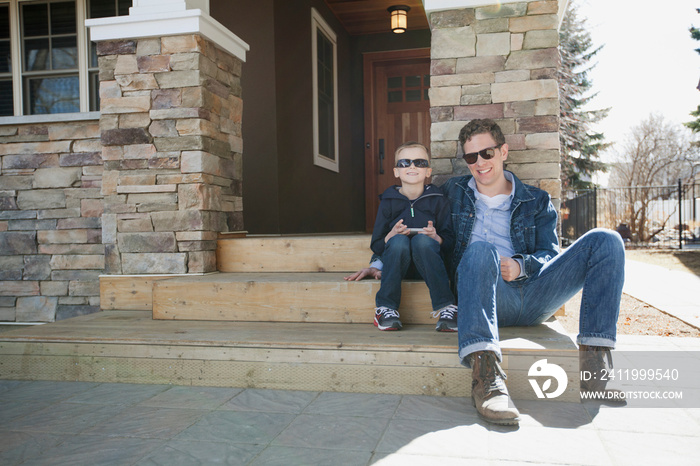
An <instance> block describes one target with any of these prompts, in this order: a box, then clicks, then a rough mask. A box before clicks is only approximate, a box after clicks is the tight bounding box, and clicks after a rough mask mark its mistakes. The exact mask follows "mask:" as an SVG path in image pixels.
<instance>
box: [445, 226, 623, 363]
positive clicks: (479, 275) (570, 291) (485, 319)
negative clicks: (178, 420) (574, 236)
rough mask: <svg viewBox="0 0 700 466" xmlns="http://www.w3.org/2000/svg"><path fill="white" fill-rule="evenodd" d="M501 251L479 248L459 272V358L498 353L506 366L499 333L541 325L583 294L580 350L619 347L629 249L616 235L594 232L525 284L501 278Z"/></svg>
mask: <svg viewBox="0 0 700 466" xmlns="http://www.w3.org/2000/svg"><path fill="white" fill-rule="evenodd" d="M500 262H501V260H500V256H499V254H498V251H497V250H496V248H495V247H494V246H493V245H491V244H489V243H485V242H475V243H472V244H471V245H469V247H468V248H467V250H466V251H465V252H464V255H463V256H462V259H461V261H460V263H459V266H458V268H457V295H458V301H459V304H458V308H459V312H458V315H457V323H458V327H459V332H458V338H459V357H460V359H461V360H462V363H463V364H465V365H467V361H466V359H465V357H466V356H467V355H468V354H471V353H473V352H475V351H484V350H486V351H493V352H494V353H496V355H497V356H498V359H499V360H501V348H500V345H499V340H498V327H511V326H529V325H537V324H540V323H542V322H544V321H545V320H547V319H548V318H549V317H551V316H552V314H554V313H555V312H556V311H557V309H559V308H560V307H561V306H562V305H563V304H564V303H566V302H567V301H568V300H569V299H571V297H572V296H574V295H575V294H576V293H578V291H579V290H581V288H583V297H582V299H581V311H580V321H579V333H578V337H577V342H578V344H583V345H591V346H606V347H611V348H612V347H614V346H615V336H616V324H617V317H618V314H619V312H620V299H621V298H622V286H623V284H624V280H625V248H624V245H623V243H622V238H620V235H618V234H617V233H615V232H614V231H611V230H603V229H596V230H591V231H589V232H588V233H586V234H585V235H583V236H582V237H581V238H579V239H578V240H577V241H576V242H575V243H574V244H572V245H571V246H569V247H568V248H567V249H566V250H565V251H564V252H562V253H560V254H559V255H557V256H556V257H555V258H554V259H552V260H551V261H549V262H548V263H546V264H545V265H544V266H543V267H542V268H541V269H540V271H539V272H538V273H537V274H535V275H533V276H531V277H528V278H526V279H524V280H518V281H512V282H506V281H504V280H503V278H501V269H500Z"/></svg>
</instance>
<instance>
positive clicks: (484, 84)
mask: <svg viewBox="0 0 700 466" xmlns="http://www.w3.org/2000/svg"><path fill="white" fill-rule="evenodd" d="M557 10H558V2H557V1H556V0H550V1H522V2H519V3H507V4H501V5H496V6H485V7H477V8H466V9H461V10H450V11H438V12H432V13H430V14H429V16H430V17H429V20H430V27H431V30H432V44H431V59H432V60H431V75H432V76H431V81H430V85H431V89H430V106H431V109H430V113H431V119H432V125H431V151H432V155H433V157H434V158H435V161H434V162H433V167H434V169H433V173H435V174H436V175H451V174H463V173H468V168H467V166H466V162H464V160H463V159H462V158H461V155H462V151H461V149H460V148H458V147H457V146H458V144H457V136H458V135H459V131H460V129H461V128H462V127H463V126H464V124H465V123H466V122H467V121H469V120H471V119H474V118H492V119H494V120H496V121H497V122H498V123H499V125H500V126H501V128H502V130H503V133H504V134H505V137H506V142H507V143H508V147H509V149H510V153H509V154H510V155H509V157H508V161H507V165H508V169H509V170H511V171H513V172H514V173H515V174H516V175H517V176H518V177H519V178H520V179H521V180H523V181H524V182H526V183H528V184H532V185H535V186H538V187H540V188H542V189H544V190H546V191H548V192H549V193H550V194H551V196H552V198H553V199H555V201H554V202H555V204H556V205H558V199H559V198H560V196H561V183H560V181H559V174H560V166H559V160H560V155H559V92H558V84H557V68H558V66H559V52H558V48H557V47H558V45H559V32H558V27H559V19H558V16H557ZM455 155H457V157H456V158H455Z"/></svg>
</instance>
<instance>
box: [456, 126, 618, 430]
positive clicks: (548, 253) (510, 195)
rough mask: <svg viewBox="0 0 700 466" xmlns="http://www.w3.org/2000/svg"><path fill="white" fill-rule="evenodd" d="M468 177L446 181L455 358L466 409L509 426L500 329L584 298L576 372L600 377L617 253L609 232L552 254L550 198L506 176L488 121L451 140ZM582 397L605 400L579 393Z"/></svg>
mask: <svg viewBox="0 0 700 466" xmlns="http://www.w3.org/2000/svg"><path fill="white" fill-rule="evenodd" d="M459 144H460V146H461V147H462V148H463V149H464V159H465V160H466V162H467V166H468V168H469V171H470V172H471V176H463V177H455V178H452V179H450V180H448V181H447V182H446V183H445V185H444V186H443V189H444V190H445V193H446V194H447V196H448V198H449V199H450V202H451V207H452V217H453V229H454V232H455V235H456V241H455V249H454V251H453V254H452V257H451V260H450V270H451V272H452V277H453V280H454V284H455V288H456V290H457V300H458V309H459V310H458V317H457V319H458V328H459V330H458V341H459V357H460V359H461V361H462V364H464V365H465V366H467V367H471V368H472V399H473V402H474V404H475V406H476V408H477V411H478V412H479V415H480V416H481V417H482V418H483V419H485V420H487V421H489V422H492V423H495V424H505V425H508V424H517V423H518V421H519V412H518V410H517V408H515V406H513V404H512V401H511V400H510V397H509V395H508V390H507V388H506V385H505V374H504V373H503V371H502V370H501V368H500V366H499V362H500V361H501V359H502V357H501V349H500V345H499V339H498V327H499V326H500V327H505V326H525V325H537V324H539V323H542V322H544V321H545V320H547V319H548V318H549V317H550V316H551V315H552V314H554V312H556V310H557V309H559V308H560V307H561V306H562V305H563V304H564V303H565V302H566V301H568V300H569V299H570V298H571V297H572V296H573V295H575V294H576V293H577V292H578V291H579V290H581V289H582V288H583V298H582V300H581V313H580V325H579V334H578V337H577V342H578V344H579V351H580V365H581V368H582V369H585V370H591V371H600V370H601V369H603V368H605V362H604V358H603V356H604V355H606V356H607V357H608V361H610V348H613V347H614V345H615V337H616V323H617V317H618V314H619V309H620V299H621V296H622V286H623V282H624V261H625V254H624V246H623V243H622V240H621V238H620V236H619V235H618V234H617V233H615V232H613V231H610V230H602V229H600V230H598V229H597V230H593V231H590V232H588V233H587V234H586V235H584V236H582V237H581V238H580V239H579V240H578V241H576V242H575V243H574V244H572V245H571V246H570V247H569V248H568V249H566V251H564V252H563V253H561V254H560V253H559V246H558V244H559V241H558V238H557V214H556V211H555V209H554V207H553V205H552V203H551V201H550V198H549V195H548V194H547V193H546V192H545V191H542V190H541V189H538V188H535V187H532V186H528V185H525V184H523V183H522V182H521V181H520V180H519V179H518V178H517V177H516V176H515V175H513V174H512V173H511V172H508V171H506V170H504V163H505V161H506V160H507V158H508V145H507V144H506V143H505V138H504V136H503V133H502V132H501V129H500V128H499V126H498V125H497V124H496V123H495V122H494V121H492V120H473V121H471V122H469V123H468V124H467V125H466V126H464V128H462V130H461V131H460V134H459ZM582 389H584V390H603V389H605V386H604V384H603V385H599V386H595V387H593V386H582Z"/></svg>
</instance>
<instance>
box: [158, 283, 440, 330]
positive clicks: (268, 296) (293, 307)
mask: <svg viewBox="0 0 700 466" xmlns="http://www.w3.org/2000/svg"><path fill="white" fill-rule="evenodd" d="M344 275H345V274H344V273H218V274H210V275H203V276H182V277H175V278H171V279H168V280H161V281H157V282H154V283H153V318H154V319H173V320H223V321H258V322H327V323H371V322H373V319H374V307H375V306H374V297H375V295H376V294H377V291H378V290H379V285H380V282H379V280H362V281H359V282H348V281H345V280H343V276H344ZM431 310H432V307H431V303H430V295H429V293H428V287H427V286H426V285H425V283H424V282H423V281H416V280H413V281H411V280H409V281H405V282H404V283H403V286H402V295H401V308H400V313H401V321H402V322H403V323H404V324H433V325H434V324H435V322H436V320H435V319H434V318H432V317H431V315H430V311H431Z"/></svg>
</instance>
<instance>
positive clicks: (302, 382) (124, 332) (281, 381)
mask: <svg viewBox="0 0 700 466" xmlns="http://www.w3.org/2000/svg"><path fill="white" fill-rule="evenodd" d="M501 342H502V347H503V353H504V360H503V364H502V366H503V368H504V370H505V371H506V373H507V375H508V388H509V390H510V392H511V395H512V396H513V397H514V398H516V399H533V398H534V396H535V395H534V392H533V390H532V388H531V386H530V384H529V382H528V370H529V368H530V366H531V365H532V364H533V363H534V362H535V361H538V360H540V359H543V358H546V359H547V360H548V362H549V363H554V364H558V365H560V366H561V367H562V368H564V370H565V371H566V372H567V375H568V377H569V383H568V388H567V390H566V392H565V393H564V394H563V395H562V396H561V397H559V398H557V400H560V401H578V382H577V380H578V351H577V350H576V347H575V345H574V343H573V341H572V340H571V339H570V338H569V337H568V336H567V335H566V334H565V333H564V332H563V330H562V329H561V327H560V325H559V324H557V323H556V321H554V322H547V323H546V324H543V325H539V326H536V327H527V328H506V329H502V330H501ZM456 351H457V341H456V335H455V334H453V333H438V332H435V331H434V327H433V326H432V325H407V326H406V327H405V329H404V330H402V331H400V332H380V331H378V330H376V329H375V328H374V326H372V325H368V324H333V323H325V324H320V323H281V322H197V321H194V322H193V321H188V322H180V321H163V320H160V321H157V320H153V319H151V314H150V312H148V311H104V312H99V313H95V314H90V315H86V316H81V317H76V318H73V319H67V320H63V321H60V322H54V323H50V324H46V325H42V326H34V327H30V328H21V329H17V330H12V331H8V332H4V333H0V379H15V380H74V381H75V380H77V381H89V382H122V383H147V384H176V385H199V386H227V387H254V388H267V389H287V390H312V391H338V392H360V393H390V394H422V395H439V396H459V397H467V396H469V394H470V392H469V390H470V375H469V371H468V370H466V369H465V368H463V367H462V366H461V365H460V364H459V361H458V358H457V355H456ZM466 402H467V401H465V403H466Z"/></svg>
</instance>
